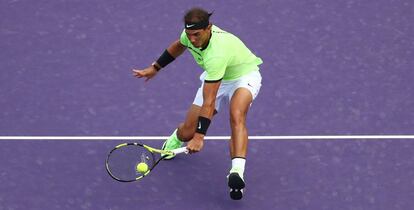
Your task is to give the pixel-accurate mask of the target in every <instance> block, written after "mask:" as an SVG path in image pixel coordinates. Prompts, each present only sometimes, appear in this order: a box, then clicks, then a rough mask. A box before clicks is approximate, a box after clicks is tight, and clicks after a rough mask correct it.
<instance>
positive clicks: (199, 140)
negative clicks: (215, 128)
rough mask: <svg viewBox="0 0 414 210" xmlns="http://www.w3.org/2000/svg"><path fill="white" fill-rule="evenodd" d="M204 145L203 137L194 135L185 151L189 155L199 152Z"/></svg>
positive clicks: (197, 134)
mask: <svg viewBox="0 0 414 210" xmlns="http://www.w3.org/2000/svg"><path fill="white" fill-rule="evenodd" d="M203 144H204V135H203V134H199V133H195V134H194V136H193V138H192V139H191V140H190V141H189V142H188V144H187V149H188V151H189V152H190V154H191V153H196V152H200V150H201V149H202V148H203Z"/></svg>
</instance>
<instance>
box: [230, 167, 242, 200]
mask: <svg viewBox="0 0 414 210" xmlns="http://www.w3.org/2000/svg"><path fill="white" fill-rule="evenodd" d="M228 185H229V187H230V197H231V199H233V200H240V199H242V198H243V188H244V187H245V183H244V181H243V179H242V178H241V177H240V176H239V174H238V173H231V174H230V175H229V181H228Z"/></svg>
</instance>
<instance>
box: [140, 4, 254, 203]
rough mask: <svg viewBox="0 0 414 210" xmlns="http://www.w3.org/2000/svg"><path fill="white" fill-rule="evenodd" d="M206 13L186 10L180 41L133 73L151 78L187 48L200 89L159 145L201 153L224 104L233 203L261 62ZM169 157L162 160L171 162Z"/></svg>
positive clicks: (241, 182) (240, 194)
mask: <svg viewBox="0 0 414 210" xmlns="http://www.w3.org/2000/svg"><path fill="white" fill-rule="evenodd" d="M210 16H211V14H209V13H208V12H206V11H205V10H203V9H200V8H193V9H190V10H189V11H187V13H186V14H185V16H184V30H183V32H182V34H181V37H180V39H179V40H177V41H175V42H173V43H172V44H171V45H170V46H169V47H168V48H167V49H166V50H165V51H164V53H163V54H162V55H161V56H160V57H159V59H158V60H157V61H156V62H153V63H152V64H151V65H150V66H149V67H147V68H145V69H143V70H136V69H134V70H133V74H134V76H135V77H138V78H143V77H144V78H146V81H147V80H149V79H151V78H153V77H154V76H155V75H157V73H158V72H159V70H160V69H162V68H164V67H165V66H167V65H168V64H169V63H171V62H172V61H174V60H175V59H176V58H177V57H178V56H180V55H181V54H182V53H183V52H184V51H185V50H186V49H189V50H190V52H191V54H192V55H193V57H194V59H195V61H196V62H197V64H198V65H199V66H200V67H201V68H202V69H203V70H204V72H203V73H202V74H201V76H200V80H201V87H200V88H199V89H198V92H197V94H196V96H195V99H194V101H193V104H192V105H191V107H190V109H189V110H188V113H187V116H186V119H185V121H184V122H183V123H181V124H179V126H178V128H177V129H176V130H175V131H174V132H173V134H172V135H171V136H170V137H169V138H168V139H167V140H166V142H164V145H163V149H166V150H172V149H176V148H179V147H181V146H182V145H183V142H188V143H187V149H188V150H189V151H190V153H195V152H199V151H200V150H201V149H202V148H203V141H204V136H205V135H206V133H207V129H208V127H209V125H210V122H211V119H212V118H213V115H214V114H215V113H217V112H218V111H219V110H220V108H221V107H220V105H221V104H222V102H223V101H224V100H228V101H229V104H230V125H231V140H230V156H231V158H232V161H231V162H232V167H231V169H230V172H229V175H228V186H229V187H230V196H231V198H232V199H235V200H239V199H241V198H242V197H243V188H244V187H245V182H244V179H243V174H244V168H245V163H246V153H247V142H248V134H247V128H246V115H247V112H248V110H249V108H250V105H251V103H252V102H253V100H254V99H255V97H256V96H257V94H258V93H259V90H260V87H261V80H262V78H261V75H260V73H259V67H258V65H260V64H261V63H262V60H261V59H260V58H259V57H256V56H255V55H254V54H253V53H252V52H251V51H250V50H249V49H248V48H247V47H246V46H245V45H244V44H243V42H242V41H241V40H240V39H239V38H237V37H236V36H234V35H233V34H231V33H228V32H226V31H223V30H221V29H220V28H218V27H217V26H215V25H213V24H211V23H210V21H209V19H210ZM172 158H174V156H169V157H166V159H172Z"/></svg>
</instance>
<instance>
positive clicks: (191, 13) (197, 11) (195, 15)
mask: <svg viewBox="0 0 414 210" xmlns="http://www.w3.org/2000/svg"><path fill="white" fill-rule="evenodd" d="M212 14H213V13H208V12H207V11H205V10H204V9H201V8H199V7H194V8H192V9H190V10H188V11H187V12H186V13H185V15H184V23H188V22H204V21H207V22H209V21H210V16H211V15H212Z"/></svg>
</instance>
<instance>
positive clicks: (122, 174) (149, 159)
mask: <svg viewBox="0 0 414 210" xmlns="http://www.w3.org/2000/svg"><path fill="white" fill-rule="evenodd" d="M142 162H143V163H146V164H147V165H148V169H152V167H153V166H154V164H155V155H154V154H153V153H151V152H150V151H148V150H147V149H145V148H144V147H141V146H137V145H128V146H123V147H119V148H117V149H115V150H114V151H112V153H111V154H110V156H109V157H108V161H107V167H108V170H109V171H110V173H111V174H112V176H114V177H116V178H117V179H119V180H123V181H132V180H135V179H137V178H138V177H141V176H143V175H144V174H143V173H140V172H139V171H137V165H138V164H139V163H142Z"/></svg>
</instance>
